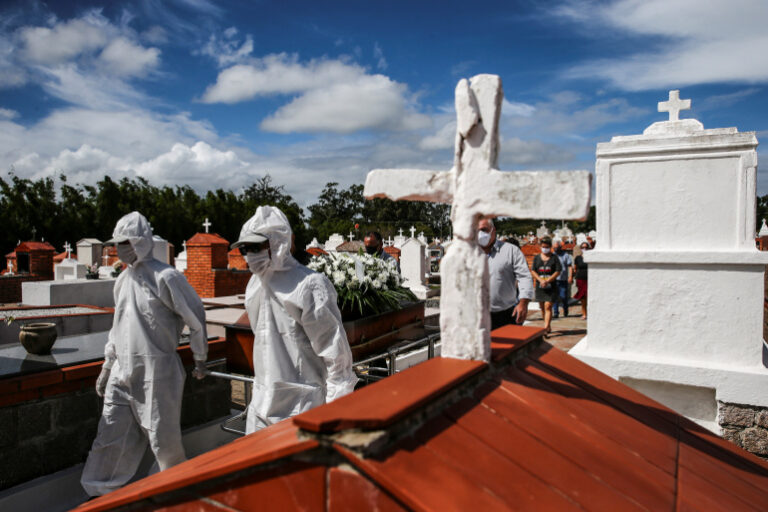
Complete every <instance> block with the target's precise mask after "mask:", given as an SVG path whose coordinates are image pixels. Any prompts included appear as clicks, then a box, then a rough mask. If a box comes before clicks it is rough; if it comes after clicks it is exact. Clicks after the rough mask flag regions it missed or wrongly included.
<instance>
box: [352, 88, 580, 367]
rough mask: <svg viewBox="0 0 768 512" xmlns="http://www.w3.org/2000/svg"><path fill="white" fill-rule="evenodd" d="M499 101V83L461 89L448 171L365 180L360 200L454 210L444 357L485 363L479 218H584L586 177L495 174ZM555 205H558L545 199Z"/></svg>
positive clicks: (445, 279)
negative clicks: (443, 206)
mask: <svg viewBox="0 0 768 512" xmlns="http://www.w3.org/2000/svg"><path fill="white" fill-rule="evenodd" d="M502 98H503V93H502V90H501V79H500V78H499V77H498V76H495V75H477V76H475V77H473V78H472V79H470V80H461V81H459V83H458V84H457V85H456V102H455V105H456V139H455V140H456V144H455V147H454V165H453V168H452V169H451V170H450V171H443V172H441V171H421V170H416V169H377V170H373V171H371V172H369V173H368V177H367V178H366V181H365V189H364V191H363V194H364V195H365V197H366V198H368V199H371V198H374V197H388V198H389V199H392V200H395V201H397V200H411V201H432V202H442V203H452V205H453V206H452V209H451V221H452V223H453V236H454V241H453V243H452V244H451V246H450V247H449V249H448V251H447V252H446V255H445V257H444V258H443V261H442V265H441V280H442V286H441V293H440V333H441V334H440V335H441V342H442V355H443V356H444V357H453V358H459V359H476V360H482V361H488V360H489V359H490V355H491V337H490V325H491V322H490V314H489V276H488V257H487V255H486V254H485V253H484V252H483V251H482V250H481V249H480V248H479V247H478V245H477V222H478V220H479V219H480V217H481V216H483V215H489V216H505V217H522V218H549V219H551V218H565V219H583V218H586V216H587V212H588V210H589V195H590V178H591V175H590V173H589V172H588V171H575V172H561V171H548V172H537V171H518V172H501V171H499V170H497V163H498V154H499V133H498V128H499V116H500V115H501V103H502ZM552 197H557V198H558V201H551V200H547V199H546V198H552ZM409 243H410V241H409V242H406V244H405V245H404V247H403V248H406V247H407V245H408V244H409ZM419 245H421V244H419ZM422 247H423V246H422ZM401 258H402V256H401ZM422 261H423V259H422Z"/></svg>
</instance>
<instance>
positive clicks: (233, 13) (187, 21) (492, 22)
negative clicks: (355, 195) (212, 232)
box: [0, 0, 768, 205]
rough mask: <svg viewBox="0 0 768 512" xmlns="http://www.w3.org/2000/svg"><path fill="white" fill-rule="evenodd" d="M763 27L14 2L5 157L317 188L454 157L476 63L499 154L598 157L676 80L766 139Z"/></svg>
mask: <svg viewBox="0 0 768 512" xmlns="http://www.w3.org/2000/svg"><path fill="white" fill-rule="evenodd" d="M766 25H768V2H765V1H764V0H720V1H718V0H712V1H708V2H704V1H700V0H642V1H640V0H606V1H592V0H552V1H547V2H539V1H533V0H517V1H500V2H483V1H477V2H472V3H468V2H453V1H440V2H426V1H425V2H413V1H409V2H397V1H387V2H378V1H366V2H360V1H348V2H341V1H334V2H317V1H312V2H265V1H262V2H256V1H252V2H251V1H249V2H234V1H232V2H223V1H221V2H219V1H214V0H168V1H160V0H136V1H131V2H120V1H109V2H107V1H101V2H95V1H94V2H63V1H62V2H50V3H39V2H33V1H29V0H24V1H16V2H14V1H8V0H6V1H5V2H3V3H2V6H0V173H2V175H5V174H7V172H8V171H9V170H10V169H13V170H14V172H15V173H16V174H17V175H20V176H23V177H30V178H39V177H42V176H48V175H58V174H59V173H62V172H63V173H65V174H66V175H67V176H68V178H69V181H70V182H72V181H74V182H81V183H89V182H93V181H95V180H97V179H100V178H101V177H102V176H104V175H105V174H108V175H110V176H113V177H116V178H119V177H121V176H143V177H145V178H147V179H148V180H149V181H150V182H152V183H155V184H158V185H176V184H188V185H191V186H192V187H194V188H195V189H197V190H199V191H204V190H207V189H211V188H219V187H223V188H231V189H235V190H238V189H239V188H240V187H242V186H244V185H247V184H249V183H251V182H252V181H253V180H254V179H255V178H256V177H259V176H261V175H263V174H265V173H270V174H271V175H272V177H273V178H274V181H275V182H276V183H278V184H282V185H285V187H286V190H287V191H288V192H289V193H291V194H292V195H293V196H294V197H295V198H296V199H297V200H298V201H299V202H300V203H301V204H303V205H307V204H310V203H312V202H313V201H314V200H315V199H316V197H317V195H318V193H319V192H320V190H321V189H322V187H323V186H324V184H325V183H326V182H328V181H338V182H340V183H342V184H344V185H349V184H352V183H362V182H363V181H364V179H365V174H366V173H367V171H368V170H370V169H373V168H380V167H416V168H432V169H447V168H448V167H450V165H451V160H452V145H453V136H454V135H453V134H454V129H455V121H454V112H453V91H454V87H455V85H456V82H457V81H458V80H459V79H460V78H463V77H470V76H472V75H475V74H478V73H494V74H498V75H500V76H501V78H502V81H503V83H504V92H505V103H504V106H503V110H502V120H501V135H502V150H501V157H500V164H501V165H500V166H501V168H502V169H503V170H514V169H561V170H569V169H589V170H593V169H594V152H595V145H596V143H598V142H602V141H607V140H609V139H610V137H611V136H613V135H631V134H637V133H641V132H642V130H643V129H644V128H645V127H646V126H648V125H649V124H651V123H652V122H654V121H659V120H662V119H664V118H665V115H664V114H659V113H658V112H656V103H657V102H658V101H660V100H665V99H666V97H667V91H668V90H669V89H681V97H683V98H690V99H692V101H693V109H692V110H691V111H688V112H684V113H682V115H681V117H695V118H697V119H699V120H700V121H701V122H702V123H704V126H705V127H706V128H719V127H727V126H736V127H738V128H739V130H740V131H756V132H758V139H761V138H764V137H765V136H766V135H768V126H767V124H768V121H766V119H768V116H766V112H768V94H766V81H768V59H767V58H766V57H765V55H768V32H766V31H765V26H766ZM761 156H762V155H761ZM758 193H759V194H761V195H762V194H768V174H766V173H763V172H759V174H758Z"/></svg>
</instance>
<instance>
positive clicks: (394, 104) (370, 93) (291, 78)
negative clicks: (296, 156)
mask: <svg viewBox="0 0 768 512" xmlns="http://www.w3.org/2000/svg"><path fill="white" fill-rule="evenodd" d="M278 94H280V95H286V94H298V96H297V97H296V98H294V99H293V100H292V101H290V102H289V103H287V104H286V105H283V106H282V107H280V108H279V109H278V110H277V111H276V112H274V113H273V114H272V115H270V116H269V117H267V118H266V119H264V121H263V122H262V123H261V128H262V129H264V130H267V131H273V132H278V133H289V132H321V131H329V132H334V133H350V132H354V131H358V130H366V129H385V130H414V129H419V128H424V127H426V126H428V124H429V120H428V118H427V117H426V116H424V115H422V114H419V113H417V112H416V111H415V109H414V108H413V106H412V103H413V100H412V99H411V97H410V96H409V93H408V88H407V87H406V86H405V85H404V84H400V83H398V82H395V81H393V80H391V79H389V78H388V77H386V76H384V75H380V74H376V75H370V74H368V73H367V72H366V70H365V69H364V68H362V67H361V66H359V65H357V64H353V63H349V62H346V61H344V60H332V59H318V60H311V61H309V62H306V63H301V62H299V60H298V57H297V56H296V55H287V54H284V53H282V54H275V55H268V56H266V57H264V58H261V59H257V60H255V61H254V62H253V63H251V64H240V65H236V66H232V67H230V68H228V69H225V70H224V71H222V72H221V73H219V76H218V78H217V80H216V83H215V84H213V85H211V86H210V87H208V89H207V90H206V92H205V94H204V95H203V98H202V100H203V101H204V102H206V103H218V102H221V103H237V102H240V101H246V100H250V99H252V98H255V97H257V96H267V95H278Z"/></svg>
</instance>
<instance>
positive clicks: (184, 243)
mask: <svg viewBox="0 0 768 512" xmlns="http://www.w3.org/2000/svg"><path fill="white" fill-rule="evenodd" d="M181 246H182V247H184V252H187V241H186V240H184V241H183V242H181Z"/></svg>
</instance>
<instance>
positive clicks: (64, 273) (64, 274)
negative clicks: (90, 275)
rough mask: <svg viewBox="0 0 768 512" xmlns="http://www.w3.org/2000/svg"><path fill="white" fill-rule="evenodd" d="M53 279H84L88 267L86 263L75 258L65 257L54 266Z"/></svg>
mask: <svg viewBox="0 0 768 512" xmlns="http://www.w3.org/2000/svg"><path fill="white" fill-rule="evenodd" d="M53 270H54V272H53V274H54V275H53V279H54V280H55V281H64V280H68V279H83V278H85V274H86V268H85V265H83V264H82V263H80V262H79V261H77V260H76V259H74V258H65V259H63V260H62V261H61V263H59V264H57V265H56V266H55V267H54V269H53Z"/></svg>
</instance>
